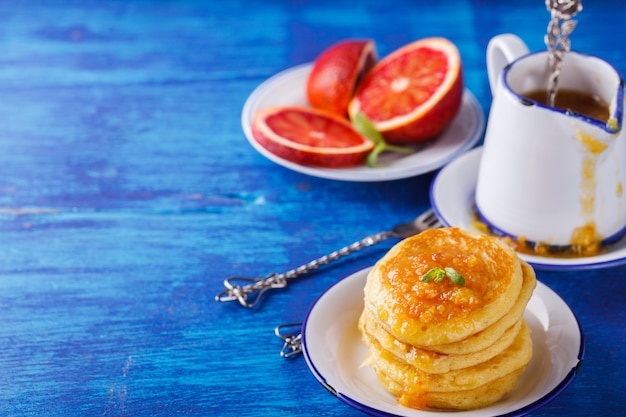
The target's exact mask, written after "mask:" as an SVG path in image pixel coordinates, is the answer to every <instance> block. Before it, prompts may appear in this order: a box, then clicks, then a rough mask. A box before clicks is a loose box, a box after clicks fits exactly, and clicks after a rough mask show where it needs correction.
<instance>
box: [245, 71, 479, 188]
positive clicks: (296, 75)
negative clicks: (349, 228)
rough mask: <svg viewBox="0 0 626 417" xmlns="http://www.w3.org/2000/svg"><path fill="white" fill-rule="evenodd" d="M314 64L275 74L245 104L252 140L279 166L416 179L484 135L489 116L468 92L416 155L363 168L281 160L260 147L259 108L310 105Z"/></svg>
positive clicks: (338, 176) (364, 177) (321, 173)
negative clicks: (257, 137) (255, 127)
mask: <svg viewBox="0 0 626 417" xmlns="http://www.w3.org/2000/svg"><path fill="white" fill-rule="evenodd" d="M312 66H313V64H303V65H299V66H296V67H293V68H289V69H287V70H285V71H282V72H279V73H278V74H276V75H274V76H273V77H270V78H269V79H267V80H266V81H264V82H263V83H262V84H261V85H259V86H258V87H257V88H256V89H255V90H254V91H253V92H252V94H250V96H249V97H248V99H247V100H246V103H245V105H244V106H243V111H242V113H241V125H242V127H243V131H244V133H245V135H246V138H247V139H248V141H249V142H250V144H251V145H252V146H253V147H254V149H256V150H257V151H258V152H259V153H260V154H261V155H263V156H265V157H266V158H267V159H269V160H271V161H274V162H275V163H277V164H278V165H282V166H283V167H285V168H289V169H291V170H293V171H297V172H300V173H303V174H308V175H311V176H314V177H320V178H328V179H334V180H343V181H360V182H373V181H387V180H394V179H400V178H407V177H413V176H416V175H420V174H424V173H426V172H430V171H434V170H436V169H438V168H440V167H442V166H443V165H445V164H446V163H447V162H449V161H451V160H452V159H454V157H456V156H457V155H460V154H461V153H463V152H465V151H466V150H468V149H470V148H472V147H473V146H474V145H475V144H476V143H477V142H478V140H479V139H480V138H481V137H482V134H483V130H484V127H485V116H484V114H483V112H482V109H481V107H480V104H479V103H478V100H476V97H474V95H473V94H472V93H471V92H470V91H469V90H465V92H464V94H463V102H462V105H461V110H460V111H459V114H458V115H457V116H456V118H455V119H454V120H453V121H452V123H451V125H450V126H449V127H448V128H447V129H446V130H445V131H444V132H443V133H442V134H441V135H440V136H439V137H438V138H437V139H436V140H434V141H432V142H429V143H428V144H426V145H424V146H423V147H422V148H420V150H419V151H418V152H415V153H414V154H412V155H408V156H401V155H399V154H392V153H386V154H384V155H381V157H380V158H379V162H380V163H381V165H383V166H380V167H377V168H369V167H367V166H365V165H364V166H359V167H353V168H342V169H331V168H316V167H309V166H304V165H299V164H296V163H293V162H291V161H287V160H286V159H283V158H280V157H278V156H276V155H274V154H273V153H271V152H269V151H267V150H266V149H265V148H264V147H262V146H261V145H259V144H258V143H257V141H256V140H254V137H253V136H252V129H251V125H252V120H253V118H254V115H255V114H256V112H257V111H258V110H261V109H263V108H266V107H271V106H309V104H308V101H307V98H306V81H307V78H308V76H309V73H310V72H311V68H312Z"/></svg>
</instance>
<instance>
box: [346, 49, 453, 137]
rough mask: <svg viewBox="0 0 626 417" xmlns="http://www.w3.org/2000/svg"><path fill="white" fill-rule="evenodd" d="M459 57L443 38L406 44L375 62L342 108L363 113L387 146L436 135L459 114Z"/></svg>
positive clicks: (352, 116) (352, 115)
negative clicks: (387, 143) (347, 103)
mask: <svg viewBox="0 0 626 417" xmlns="http://www.w3.org/2000/svg"><path fill="white" fill-rule="evenodd" d="M462 97H463V76H462V68H461V57H460V55H459V51H458V49H457V48H456V46H455V45H454V44H453V43H452V42H450V41H449V40H447V39H444V38H426V39H422V40H418V41H415V42H413V43H411V44H408V45H406V46H404V47H402V48H400V49H397V50H396V51H394V52H392V53H391V54H389V55H388V56H386V57H384V58H383V59H381V60H380V61H379V62H378V63H377V64H376V65H375V66H374V67H373V68H372V69H371V70H370V71H369V72H368V74H367V75H366V76H365V78H364V79H363V80H362V81H361V83H360V85H359V87H358V89H357V91H356V93H355V95H354V97H353V98H352V100H351V101H350V104H349V106H348V113H349V114H350V117H351V118H354V116H355V115H356V114H357V113H358V112H360V111H361V112H363V113H364V114H365V115H366V116H367V117H368V118H369V119H370V120H371V121H372V123H373V124H374V126H375V127H376V129H378V130H379V131H380V133H381V134H382V135H383V137H384V138H385V139H386V140H387V141H388V142H390V143H397V144H401V143H417V142H423V141H425V140H428V139H432V138H434V137H436V136H437V135H438V134H439V133H441V132H442V131H443V130H444V129H445V128H446V127H447V126H448V125H449V124H450V122H451V121H452V119H453V118H454V116H456V114H457V113H458V111H459V108H460V106H461V99H462Z"/></svg>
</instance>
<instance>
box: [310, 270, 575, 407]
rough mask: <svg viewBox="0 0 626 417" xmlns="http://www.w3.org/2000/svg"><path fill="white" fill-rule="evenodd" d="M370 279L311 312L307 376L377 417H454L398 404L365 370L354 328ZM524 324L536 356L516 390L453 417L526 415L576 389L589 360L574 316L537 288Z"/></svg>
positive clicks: (325, 297) (338, 290)
mask: <svg viewBox="0 0 626 417" xmlns="http://www.w3.org/2000/svg"><path fill="white" fill-rule="evenodd" d="M368 272H369V268H368V269H364V270H361V271H359V272H357V273H355V274H352V275H350V276H349V277H347V278H345V279H343V280H341V281H339V282H337V283H336V284H335V285H333V286H332V287H330V288H329V289H328V290H327V291H326V292H325V293H324V294H322V295H321V296H320V297H319V298H318V299H317V301H316V302H315V304H313V306H312V307H311V310H310V311H309V313H308V314H307V317H306V319H305V321H304V323H303V327H302V348H303V349H302V351H303V353H304V357H305V359H306V363H307V365H308V367H309V369H310V370H311V372H312V373H313V375H314V376H315V378H316V379H317V380H318V381H319V382H320V383H321V384H322V385H323V386H324V387H325V388H326V389H327V390H328V391H329V392H330V393H332V394H333V395H334V396H336V397H337V398H338V399H340V400H341V401H343V402H345V403H346V404H349V405H350V406H352V407H354V408H356V409H358V410H361V411H363V412H365V413H368V414H370V415H373V416H381V417H383V416H384V417H390V416H403V417H435V416H439V417H440V416H442V415H449V412H447V411H438V410H416V409H412V408H407V407H404V406H402V405H399V404H398V403H397V401H396V398H395V396H394V395H393V394H390V393H389V392H387V391H386V390H385V389H384V388H383V386H382V385H381V384H380V383H379V382H378V379H377V377H376V375H375V373H374V371H373V370H372V369H371V368H370V367H368V366H363V362H364V360H365V355H366V352H367V347H366V346H365V344H364V343H363V342H362V341H361V335H360V333H359V330H358V328H357V322H358V319H359V316H360V314H361V312H362V311H363V288H364V286H365V281H366V279H367V274H368ZM524 319H525V320H526V323H527V324H528V326H529V327H530V328H531V330H532V341H533V357H532V359H531V361H530V363H529V364H528V367H527V368H526V371H525V372H524V374H523V375H522V377H521V379H520V381H519V382H518V384H517V385H516V387H515V388H514V389H513V391H512V392H510V393H509V394H508V395H506V396H505V397H504V398H502V399H501V400H500V401H498V402H496V403H495V404H492V405H490V406H488V407H484V408H480V409H477V410H470V411H457V412H454V416H455V417H487V416H508V417H514V416H523V415H526V414H528V413H532V412H533V411H536V410H537V409H539V408H541V407H542V406H544V405H545V404H547V403H548V402H550V401H551V400H553V399H554V398H556V397H557V396H558V395H559V394H560V393H561V392H563V390H564V389H565V388H566V387H567V386H568V385H569V384H570V383H571V382H572V380H573V379H574V377H575V376H576V373H577V371H578V369H579V366H580V364H581V362H582V359H583V355H584V337H583V332H582V329H581V327H580V324H579V322H578V319H577V318H576V316H575V315H574V313H573V312H572V310H571V309H570V308H569V307H568V305H567V304H566V303H565V302H564V301H563V299H561V298H560V297H559V296H558V295H557V294H556V293H555V292H554V291H552V290H551V289H550V288H548V287H547V286H546V285H544V284H543V283H541V282H537V288H536V289H535V291H534V293H533V296H532V298H531V299H530V301H529V303H528V306H527V308H526V311H525V313H524Z"/></svg>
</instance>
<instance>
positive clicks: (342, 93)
mask: <svg viewBox="0 0 626 417" xmlns="http://www.w3.org/2000/svg"><path fill="white" fill-rule="evenodd" d="M376 60H377V55H376V45H375V43H374V41H372V40H369V39H348V40H344V41H341V42H338V43H336V44H334V45H332V46H330V47H329V48H328V49H326V50H324V51H323V52H322V53H321V54H320V55H319V56H318V57H317V59H316V60H315V62H314V64H313V68H312V69H311V73H310V75H309V77H308V79H307V98H308V100H309V104H311V106H312V107H314V108H316V109H321V110H326V111H329V112H331V113H334V114H336V115H339V116H343V117H347V114H348V113H347V110H348V103H349V102H350V99H351V98H352V95H353V94H354V91H355V90H356V87H357V85H358V84H359V82H360V81H361V79H362V78H363V76H364V75H365V73H367V72H368V71H369V70H370V69H371V68H372V67H373V66H374V64H375V63H376Z"/></svg>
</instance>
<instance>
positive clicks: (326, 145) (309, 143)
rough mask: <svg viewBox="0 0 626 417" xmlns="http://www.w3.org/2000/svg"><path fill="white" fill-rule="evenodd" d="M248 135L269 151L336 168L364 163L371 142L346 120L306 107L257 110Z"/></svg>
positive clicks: (296, 161)
mask: <svg viewBox="0 0 626 417" xmlns="http://www.w3.org/2000/svg"><path fill="white" fill-rule="evenodd" d="M252 136H253V137H254V139H255V140H256V141H257V142H258V143H259V144H260V145H261V146H263V147H264V148H265V149H267V150H268V151H269V152H271V153H273V154H274V155H277V156H279V157H281V158H283V159H286V160H288V161H291V162H295V163H298V164H301V165H310V166H320V167H327V168H340V167H349V166H354V165H359V164H362V163H364V161H365V158H366V156H367V154H368V153H369V152H370V151H371V150H372V149H373V148H374V143H373V142H372V141H370V140H369V139H367V138H365V137H363V136H361V135H360V134H359V133H358V132H357V131H356V130H355V129H354V127H352V125H351V124H350V122H348V120H346V119H344V118H341V117H339V116H336V115H334V114H332V113H328V112H324V111H322V110H316V109H312V108H307V107H270V108H266V109H262V110H259V111H258V112H257V113H256V115H255V117H254V120H253V123H252Z"/></svg>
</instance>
